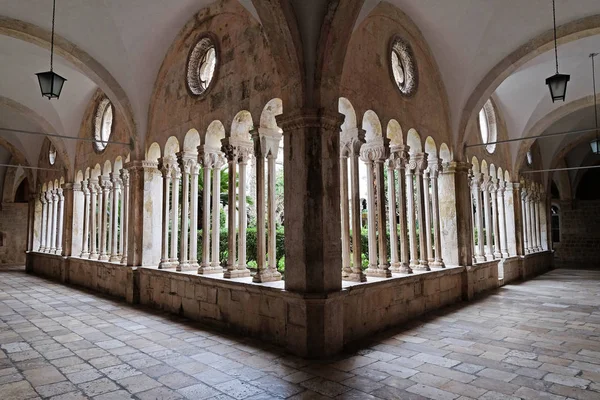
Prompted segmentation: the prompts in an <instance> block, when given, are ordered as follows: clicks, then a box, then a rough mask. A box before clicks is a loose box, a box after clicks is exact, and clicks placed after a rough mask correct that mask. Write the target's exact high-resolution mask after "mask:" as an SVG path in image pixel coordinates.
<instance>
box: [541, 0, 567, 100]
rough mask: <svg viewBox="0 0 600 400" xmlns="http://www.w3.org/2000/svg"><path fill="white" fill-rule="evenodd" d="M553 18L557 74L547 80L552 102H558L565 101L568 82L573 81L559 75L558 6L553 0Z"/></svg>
mask: <svg viewBox="0 0 600 400" xmlns="http://www.w3.org/2000/svg"><path fill="white" fill-rule="evenodd" d="M552 17H553V19H554V57H555V58H556V74H555V75H552V76H551V77H550V78H548V79H546V85H548V88H549V89H550V96H552V102H553V103H554V102H555V101H556V100H562V101H565V97H566V95H567V82H569V80H570V79H571V75H564V74H559V73H558V45H557V42H556V5H555V0H552Z"/></svg>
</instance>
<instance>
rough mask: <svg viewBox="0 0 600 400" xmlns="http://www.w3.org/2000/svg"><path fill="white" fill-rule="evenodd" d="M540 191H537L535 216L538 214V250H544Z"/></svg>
mask: <svg viewBox="0 0 600 400" xmlns="http://www.w3.org/2000/svg"><path fill="white" fill-rule="evenodd" d="M540 197H541V195H540V192H539V190H538V192H537V193H536V199H535V216H536V218H535V219H536V221H537V239H538V241H537V245H538V251H543V250H544V247H543V245H542V242H543V240H542V220H541V217H540Z"/></svg>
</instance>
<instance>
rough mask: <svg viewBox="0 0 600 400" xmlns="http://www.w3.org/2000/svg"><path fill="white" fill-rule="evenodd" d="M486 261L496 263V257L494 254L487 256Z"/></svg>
mask: <svg viewBox="0 0 600 400" xmlns="http://www.w3.org/2000/svg"><path fill="white" fill-rule="evenodd" d="M485 261H494V255H493V254H486V255H485Z"/></svg>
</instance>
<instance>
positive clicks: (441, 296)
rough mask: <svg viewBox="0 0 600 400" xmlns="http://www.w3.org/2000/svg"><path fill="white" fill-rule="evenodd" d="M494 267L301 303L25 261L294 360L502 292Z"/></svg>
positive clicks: (230, 288) (222, 284) (156, 276)
mask: <svg viewBox="0 0 600 400" xmlns="http://www.w3.org/2000/svg"><path fill="white" fill-rule="evenodd" d="M551 262H552V256H551V253H549V252H544V253H537V254H531V255H527V256H526V257H524V258H522V257H514V258H512V259H508V260H505V261H504V262H503V263H504V276H505V278H506V277H507V276H509V277H510V279H515V277H519V276H521V271H523V274H524V276H527V277H531V276H532V275H534V274H538V273H542V272H545V271H547V270H548V269H550V266H551ZM498 265H499V261H490V262H486V263H481V264H477V265H475V266H472V267H467V268H465V267H449V268H446V269H443V270H435V271H430V272H420V273H415V274H414V275H411V276H403V277H394V278H390V279H382V280H380V281H377V282H368V283H360V284H350V285H347V286H346V287H345V288H344V289H342V290H341V291H337V292H333V293H329V294H325V295H321V294H317V295H312V294H304V295H302V294H299V293H294V292H290V291H286V290H284V289H283V285H282V284H281V283H282V282H274V283H270V284H253V283H247V282H241V281H239V280H229V279H223V278H222V277H220V276H204V275H198V274H196V273H194V272H180V273H177V272H173V271H168V270H158V269H155V268H146V267H138V268H131V267H126V266H122V265H119V264H112V263H106V262H99V261H94V260H84V259H80V258H76V257H61V256H57V255H51V254H44V253H37V252H29V253H27V271H28V272H29V273H33V274H36V275H41V276H45V277H48V278H51V279H55V280H59V281H61V282H63V283H69V284H74V285H78V286H82V287H86V288H89V289H92V290H95V291H98V292H101V293H104V294H108V295H111V296H114V297H117V298H120V299H123V300H126V301H127V302H130V303H141V304H143V305H145V306H148V307H152V308H156V309H160V310H164V311H167V312H170V313H174V314H179V315H182V316H185V317H187V318H190V319H192V320H196V321H201V322H202V323H204V324H207V325H210V326H213V327H217V328H220V329H226V330H228V331H233V332H236V333H238V334H242V335H247V336H252V337H257V338H260V339H262V340H265V341H267V342H270V343H274V344H277V345H280V346H282V347H285V348H286V349H287V350H289V351H290V352H292V353H294V354H296V355H299V356H306V355H308V354H321V356H326V355H328V354H334V353H336V352H338V351H340V350H342V348H343V346H345V345H348V344H349V343H352V342H355V341H357V340H360V339H363V338H366V337H369V335H371V334H373V333H375V332H378V331H383V330H385V329H388V328H391V327H393V326H397V325H399V324H401V323H402V322H404V321H407V320H409V319H413V318H416V317H418V316H420V315H422V314H424V313H427V312H431V311H434V310H437V309H440V308H442V307H444V306H447V305H450V304H454V303H458V302H460V301H461V300H470V299H471V298H473V296H474V295H476V294H480V293H484V292H486V291H488V290H491V289H494V288H496V287H498V286H501V285H502V283H503V281H501V280H499V279H498ZM325 305H328V306H331V307H325ZM315 310H329V311H328V312H334V313H335V315H331V316H330V317H327V318H325V319H324V320H325V321H327V322H328V323H329V324H330V325H331V324H333V323H335V322H336V321H339V323H341V324H343V329H332V326H328V325H327V323H326V324H325V326H322V325H319V324H316V325H315V324H314V323H311V321H314V319H313V318H311V315H312V314H311V313H314V312H316V311H315ZM339 316H341V318H336V317H339ZM311 330H312V331H313V334H314V331H317V332H319V334H321V335H322V336H323V337H324V338H325V339H324V343H326V344H327V349H325V350H324V352H323V353H317V352H314V351H313V350H314V349H311V343H310V342H309V341H308V340H307V338H308V337H310V334H309V331H311ZM338 332H341V333H340V334H339V335H338V334H337V333H338ZM326 353H327V354H326Z"/></svg>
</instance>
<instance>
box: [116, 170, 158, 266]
mask: <svg viewBox="0 0 600 400" xmlns="http://www.w3.org/2000/svg"><path fill="white" fill-rule="evenodd" d="M125 168H126V169H127V171H128V173H129V188H128V189H129V190H128V202H127V203H128V217H127V239H126V240H127V265H128V266H131V267H136V266H156V265H158V264H159V262H160V253H159V249H160V243H161V229H160V227H161V216H162V214H161V207H162V202H163V198H162V195H161V187H160V186H161V184H160V175H159V171H158V163H156V162H152V161H141V160H135V161H131V162H129V163H127V164H125Z"/></svg>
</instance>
